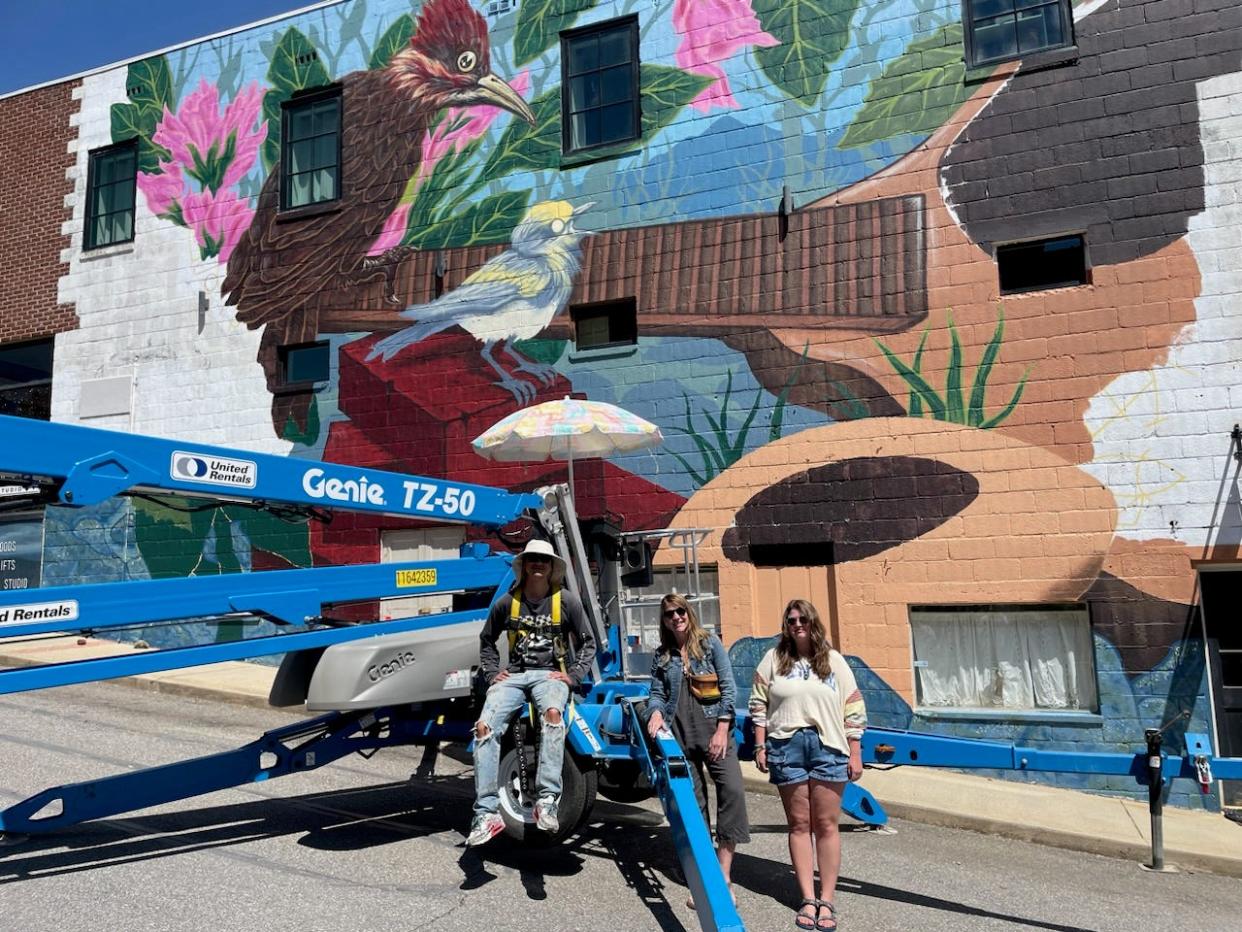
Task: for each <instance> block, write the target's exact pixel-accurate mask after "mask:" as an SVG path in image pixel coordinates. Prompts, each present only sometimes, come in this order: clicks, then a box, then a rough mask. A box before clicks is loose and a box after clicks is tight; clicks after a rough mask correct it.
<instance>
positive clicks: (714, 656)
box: [647, 634, 737, 727]
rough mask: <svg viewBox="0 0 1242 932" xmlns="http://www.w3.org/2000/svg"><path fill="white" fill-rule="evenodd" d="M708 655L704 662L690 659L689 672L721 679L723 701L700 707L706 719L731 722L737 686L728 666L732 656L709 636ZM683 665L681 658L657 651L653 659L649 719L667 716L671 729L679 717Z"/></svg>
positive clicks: (675, 654)
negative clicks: (656, 715)
mask: <svg viewBox="0 0 1242 932" xmlns="http://www.w3.org/2000/svg"><path fill="white" fill-rule="evenodd" d="M705 646H706V647H707V652H706V654H705V655H704V657H703V659H702V660H698V659H696V658H694V657H691V658H690V672H691V673H693V674H695V675H701V674H704V673H715V674H716V675H717V676H718V677H719V678H720V698H719V699H718V700H716V701H715V702H709V703H701V702H700V703H698V705H699V708H701V709H702V710H703V716H704V717H705V718H708V719H710V720H711V721H713V722H715V721H719V720H720V719H722V718H727V719H728V720H729V721H730V722H732V721H733V719H734V716H735V705H736V702H737V684H736V683H734V682H733V666H732V664H730V663H729V654H728V652H727V651H726V650H725V647H724V645H723V644H722V643H720V638H718V637H716V635H714V634H708V636H707V643H706V645H705ZM681 676H682V663H681V654H680V653H677V652H673V653H671V654H670V653H667V652H665V651H663V650H658V651H656V654H655V656H654V657H653V658H652V659H651V699H650V700H649V701H648V703H647V717H648V718H650V717H651V714H652V713H653V712H655V711H657V710H659V712H660V713H661V714H662V715H663V716H664V722H665V724H666V725H669V726H670V727H671V726H672V723H673V716H674V715H676V714H677V697H678V696H680V695H681Z"/></svg>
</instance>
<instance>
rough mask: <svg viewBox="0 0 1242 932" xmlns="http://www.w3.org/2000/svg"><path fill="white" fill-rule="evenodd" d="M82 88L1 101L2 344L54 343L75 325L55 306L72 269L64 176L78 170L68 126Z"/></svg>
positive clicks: (68, 188)
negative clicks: (67, 259)
mask: <svg viewBox="0 0 1242 932" xmlns="http://www.w3.org/2000/svg"><path fill="white" fill-rule="evenodd" d="M77 84H78V82H76V81H75V82H69V81H67V82H64V83H61V84H55V85H52V86H51V87H44V88H40V89H38V90H33V91H27V92H26V93H24V94H18V95H16V96H14V97H8V98H6V99H4V100H0V165H3V166H4V171H3V172H0V204H3V205H4V223H0V261H2V262H3V265H4V275H3V276H0V343H13V342H19V341H22V340H33V339H38V338H41V337H48V336H51V335H52V334H55V333H61V332H63V331H65V330H72V329H73V328H74V327H76V326H77V323H78V321H77V317H76V316H75V314H74V312H73V308H72V307H71V306H67V305H60V304H58V303H57V300H56V283H57V280H58V279H59V278H60V277H61V275H63V274H64V273H65V271H66V270H67V268H68V266H67V265H66V264H65V263H63V262H61V250H62V249H64V248H66V247H67V246H68V245H69V237H68V236H65V235H64V234H62V233H61V225H62V224H63V223H64V222H65V221H66V220H67V219H69V215H70V209H69V208H68V207H66V206H65V197H66V195H69V194H71V193H72V192H73V185H72V184H71V183H70V182H69V181H67V180H66V178H65V171H66V169H68V168H70V167H71V166H72V165H73V154H72V153H71V152H70V151H69V144H70V142H71V141H72V140H73V138H74V137H75V136H76V135H77V132H76V130H75V129H74V127H73V126H71V125H70V118H71V116H72V115H73V114H74V113H75V112H76V111H77V102H76V101H75V100H74V99H73V91H74V88H75V87H77Z"/></svg>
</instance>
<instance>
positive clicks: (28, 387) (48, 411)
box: [0, 340, 53, 421]
mask: <svg viewBox="0 0 1242 932" xmlns="http://www.w3.org/2000/svg"><path fill="white" fill-rule="evenodd" d="M52 345H53V344H52V341H51V340H39V341H38V342H35V343H17V344H12V345H9V346H0V414H9V415H13V416H15V417H33V418H38V419H40V420H44V421H46V420H48V419H49V418H50V417H51V416H52Z"/></svg>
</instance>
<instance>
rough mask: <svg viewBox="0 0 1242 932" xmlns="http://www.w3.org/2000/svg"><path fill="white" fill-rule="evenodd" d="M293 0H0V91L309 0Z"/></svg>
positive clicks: (263, 16)
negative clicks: (167, 0)
mask: <svg viewBox="0 0 1242 932" xmlns="http://www.w3.org/2000/svg"><path fill="white" fill-rule="evenodd" d="M309 5H310V3H309V2H303V3H299V2H298V0H209V2H192V3H175V4H153V3H150V2H141V0H107V2H101V0H37V2H29V0H2V2H0V17H2V20H3V23H4V28H3V29H0V62H3V63H4V65H3V67H0V94H7V93H8V92H10V91H16V90H20V89H21V88H25V87H30V86H31V85H34V84H42V83H43V82H45V81H54V80H56V79H57V78H63V77H67V76H68V75H71V74H77V73H78V72H81V71H87V70H89V69H91V68H96V67H98V66H100V65H107V64H110V63H112V62H116V61H122V60H124V59H127V58H132V57H133V56H135V55H142V54H144V53H146V52H153V51H156V50H157V49H162V48H167V47H168V46H170V45H176V44H177V43H180V42H185V41H188V40H190V39H196V38H198V37H200V36H208V35H212V34H214V33H217V32H221V31H223V30H226V29H231V28H234V27H236V26H243V25H245V24H247V23H253V22H256V21H258V20H261V19H266V18H267V17H269V16H275V15H277V14H280V13H286V12H288V11H290V10H296V9H301V8H303V7H306V6H309Z"/></svg>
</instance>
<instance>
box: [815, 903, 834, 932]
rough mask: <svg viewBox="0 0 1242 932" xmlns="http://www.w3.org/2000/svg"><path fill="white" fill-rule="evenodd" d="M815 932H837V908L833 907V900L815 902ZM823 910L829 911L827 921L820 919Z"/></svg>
mask: <svg viewBox="0 0 1242 932" xmlns="http://www.w3.org/2000/svg"><path fill="white" fill-rule="evenodd" d="M815 906H816V909H815V930H816V932H837V908H836V907H835V906H833V905H832V901H831V900H816V901H815ZM821 909H826V910H828V917H827V918H826V919H821V918H819V911H820V910H821ZM829 923H831V925H829Z"/></svg>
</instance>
